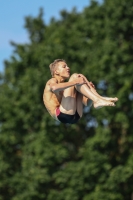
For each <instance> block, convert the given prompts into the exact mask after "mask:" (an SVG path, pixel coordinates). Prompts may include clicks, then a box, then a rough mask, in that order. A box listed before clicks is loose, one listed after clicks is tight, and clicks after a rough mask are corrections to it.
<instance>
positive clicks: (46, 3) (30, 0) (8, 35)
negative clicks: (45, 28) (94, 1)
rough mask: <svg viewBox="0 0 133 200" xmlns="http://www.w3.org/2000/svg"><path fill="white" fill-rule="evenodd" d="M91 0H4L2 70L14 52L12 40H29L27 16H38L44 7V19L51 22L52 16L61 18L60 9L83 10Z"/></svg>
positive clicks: (0, 35) (0, 17) (0, 26)
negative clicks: (26, 23) (26, 25)
mask: <svg viewBox="0 0 133 200" xmlns="http://www.w3.org/2000/svg"><path fill="white" fill-rule="evenodd" d="M89 2H90V0H67V1H65V0H19V1H18V0H12V1H9V0H4V1H3V2H1V6H0V72H3V70H4V60H5V59H7V60H9V58H10V56H11V55H12V53H13V47H12V46H11V45H10V41H14V42H16V43H18V44H21V43H22V44H23V43H26V42H28V34H27V32H26V29H25V28H24V22H25V20H24V18H25V17H26V16H33V17H36V16H37V15H38V13H39V9H40V8H43V11H44V21H45V23H46V24H48V23H49V21H50V19H51V18H52V17H54V18H56V19H59V16H60V14H59V13H60V11H61V10H63V9H65V10H67V11H71V10H72V8H73V7H76V8H77V11H79V12H81V11H82V10H83V9H84V7H87V6H89Z"/></svg>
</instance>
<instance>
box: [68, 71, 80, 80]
mask: <svg viewBox="0 0 133 200" xmlns="http://www.w3.org/2000/svg"><path fill="white" fill-rule="evenodd" d="M78 75H79V74H77V73H74V74H72V75H71V77H70V79H69V80H71V81H72V80H74V79H76V78H78Z"/></svg>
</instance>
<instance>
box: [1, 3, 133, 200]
mask: <svg viewBox="0 0 133 200" xmlns="http://www.w3.org/2000/svg"><path fill="white" fill-rule="evenodd" d="M132 19H133V3H132V0H128V1H126V0H115V1H112V0H104V1H103V3H102V4H99V3H97V2H96V1H91V3H90V5H89V6H88V7H86V8H85V9H84V10H83V11H82V12H81V13H78V12H77V10H76V8H74V9H73V10H72V11H71V12H67V11H65V10H63V11H61V12H60V19H59V20H56V19H54V18H52V19H51V21H50V23H49V24H48V25H46V24H45V21H44V19H43V10H42V9H40V11H39V14H38V16H37V17H32V16H28V17H26V18H25V28H26V30H27V31H28V34H29V43H26V44H16V43H15V42H12V45H13V46H14V51H13V52H12V55H11V58H10V59H9V60H6V61H5V70H4V72H3V73H1V75H0V93H1V95H0V200H7V199H8V200H18V199H19V200H24V199H26V200H129V199H133V125H132V124H133V20H132ZM57 58H63V59H65V60H66V62H67V63H68V65H69V66H70V67H71V72H72V73H73V72H78V73H82V74H84V75H85V76H86V77H87V78H88V80H90V81H92V82H93V83H94V84H95V86H96V88H97V90H98V92H99V93H100V94H101V95H104V96H117V97H118V98H119V101H118V103H117V105H116V107H115V108H112V107H111V108H107V107H106V108H102V109H100V110H95V109H94V108H91V109H90V108H89V107H86V108H85V109H84V116H83V118H82V119H81V120H80V121H79V123H77V124H75V125H71V126H69V125H63V124H58V123H56V122H55V121H54V119H52V118H51V117H50V116H49V114H48V112H47V111H46V109H45V107H44V105H43V100H42V95H43V90H44V87H45V83H46V81H47V80H48V79H49V78H50V71H49V67H48V66H49V64H50V63H51V62H52V61H53V60H54V59H57Z"/></svg>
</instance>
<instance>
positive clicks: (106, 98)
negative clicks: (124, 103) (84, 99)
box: [102, 97, 118, 102]
mask: <svg viewBox="0 0 133 200" xmlns="http://www.w3.org/2000/svg"><path fill="white" fill-rule="evenodd" d="M102 99H105V100H107V101H112V102H116V101H118V98H117V97H114V98H112V97H102Z"/></svg>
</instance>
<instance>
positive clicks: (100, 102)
mask: <svg viewBox="0 0 133 200" xmlns="http://www.w3.org/2000/svg"><path fill="white" fill-rule="evenodd" d="M93 106H94V108H102V107H104V106H115V104H114V103H113V102H111V101H109V100H103V99H99V100H98V101H96V102H94V103H93Z"/></svg>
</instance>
